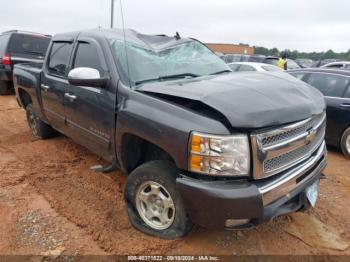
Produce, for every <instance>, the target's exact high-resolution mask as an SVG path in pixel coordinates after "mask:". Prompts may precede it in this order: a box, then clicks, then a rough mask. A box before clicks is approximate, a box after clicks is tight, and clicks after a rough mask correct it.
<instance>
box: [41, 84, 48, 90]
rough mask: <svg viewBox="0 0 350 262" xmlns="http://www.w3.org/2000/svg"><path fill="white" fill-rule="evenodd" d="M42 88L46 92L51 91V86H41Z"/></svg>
mask: <svg viewBox="0 0 350 262" xmlns="http://www.w3.org/2000/svg"><path fill="white" fill-rule="evenodd" d="M41 88H42V89H44V91H47V90H49V89H50V87H49V86H47V85H44V84H41Z"/></svg>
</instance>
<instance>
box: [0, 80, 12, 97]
mask: <svg viewBox="0 0 350 262" xmlns="http://www.w3.org/2000/svg"><path fill="white" fill-rule="evenodd" d="M11 94H13V90H12V88H11V84H10V83H9V82H6V81H0V95H1V96H4V95H11Z"/></svg>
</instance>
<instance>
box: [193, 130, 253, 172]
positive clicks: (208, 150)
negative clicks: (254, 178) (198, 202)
mask: <svg viewBox="0 0 350 262" xmlns="http://www.w3.org/2000/svg"><path fill="white" fill-rule="evenodd" d="M249 155H250V153H249V142H248V136H247V135H243V134H238V135H232V136H214V135H207V134H201V133H197V132H193V133H192V134H191V138H190V144H189V170H190V171H193V172H197V173H202V174H208V175H213V176H248V175H249V166H250V156H249Z"/></svg>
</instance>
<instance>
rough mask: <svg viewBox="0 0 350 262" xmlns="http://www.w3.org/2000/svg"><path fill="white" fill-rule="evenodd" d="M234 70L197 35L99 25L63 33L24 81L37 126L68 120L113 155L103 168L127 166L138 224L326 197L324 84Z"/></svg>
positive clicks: (217, 221)
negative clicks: (322, 188)
mask: <svg viewBox="0 0 350 262" xmlns="http://www.w3.org/2000/svg"><path fill="white" fill-rule="evenodd" d="M231 72H232V71H231V70H230V68H229V67H228V65H227V64H225V63H224V62H223V61H222V60H221V59H220V58H219V57H217V56H216V55H215V54H214V53H213V52H211V51H210V50H209V49H208V48H207V47H206V46H205V45H203V44H202V43H200V42H198V41H196V40H194V39H189V38H181V39H179V38H178V37H168V36H164V35H163V36H159V35H158V36H153V35H143V34H140V33H137V32H136V31H133V30H126V31H125V32H123V30H117V29H116V30H89V31H82V32H74V33H65V34H59V35H56V36H54V37H53V39H52V41H51V44H50V47H49V50H48V52H47V55H46V57H45V61H44V63H43V66H42V68H40V67H39V66H38V65H37V64H32V65H31V64H23V65H15V70H14V79H15V82H14V83H15V90H16V96H17V99H18V101H19V103H20V105H21V106H22V107H23V108H25V110H26V114H27V119H28V123H29V126H30V128H31V130H32V133H33V135H34V136H36V137H39V138H48V137H50V136H52V135H53V134H54V130H58V131H60V132H61V133H64V134H65V135H67V136H68V137H71V138H72V139H73V140H74V141H76V142H77V143H80V144H82V145H84V146H86V147H87V148H89V149H90V150H92V151H93V152H95V153H96V154H97V155H99V156H101V157H103V158H104V159H106V160H107V161H108V162H110V163H111V166H109V167H105V168H102V171H105V172H107V171H110V170H112V169H113V168H114V167H119V168H120V169H121V170H122V171H123V172H124V173H126V174H128V178H127V181H126V185H125V190H124V192H125V201H126V207H127V212H128V214H129V218H130V221H131V223H132V225H133V226H135V227H136V228H137V229H139V230H141V231H143V232H145V233H148V234H151V235H154V236H158V237H162V238H168V239H173V238H179V237H182V236H184V235H185V234H186V233H187V232H188V231H189V230H190V228H191V224H192V223H195V224H199V225H201V226H204V227H209V228H222V227H225V228H230V229H232V228H243V227H250V226H254V225H257V224H259V223H261V222H263V221H268V220H271V219H272V218H274V217H276V216H280V215H283V214H286V213H289V212H294V211H298V210H304V209H307V208H308V207H309V206H310V204H311V205H314V204H315V201H316V199H317V191H318V181H319V178H320V175H321V173H322V170H323V169H324V168H325V166H326V147H325V143H324V132H325V114H324V110H325V104H324V99H323V96H322V94H320V93H319V92H318V91H317V90H315V89H314V88H312V87H311V86H309V85H306V84H304V83H303V82H301V81H299V80H297V79H295V78H294V77H292V76H289V75H288V74H285V73H281V72H268V73H266V72H265V73H261V74H256V73H247V74H244V76H243V75H242V74H232V73H231ZM291 141H292V142H291ZM38 161H40V160H38Z"/></svg>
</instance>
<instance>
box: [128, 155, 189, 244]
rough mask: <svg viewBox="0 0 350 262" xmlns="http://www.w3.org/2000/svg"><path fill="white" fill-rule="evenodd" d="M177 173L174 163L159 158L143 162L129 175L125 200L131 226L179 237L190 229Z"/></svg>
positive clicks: (172, 237)
mask: <svg viewBox="0 0 350 262" xmlns="http://www.w3.org/2000/svg"><path fill="white" fill-rule="evenodd" d="M176 176H177V170H176V167H175V166H174V164H172V163H171V162H169V161H160V160H159V161H152V162H149V163H146V164H143V165H141V166H140V167H138V168H136V169H135V170H134V171H133V172H132V173H131V174H130V175H129V177H128V179H127V182H126V185H125V201H126V205H127V210H128V215H129V218H130V221H131V223H132V225H133V226H134V227H136V228H137V229H139V230H141V231H142V232H144V233H146V234H149V235H153V236H156V237H160V238H164V239H176V238H181V237H183V236H185V235H186V234H187V233H188V232H189V231H190V230H191V222H190V220H189V219H188V217H187V216H186V212H185V208H184V205H183V203H182V199H181V197H180V195H179V193H178V192H177V190H176Z"/></svg>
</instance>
